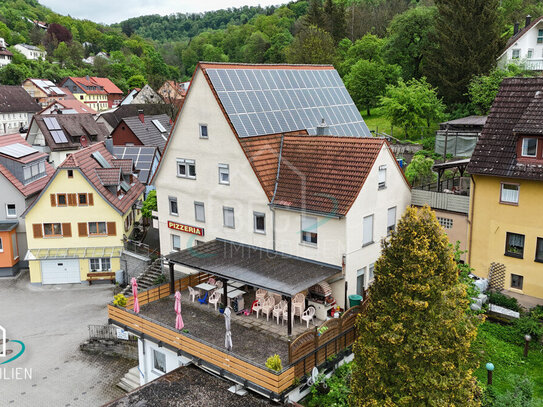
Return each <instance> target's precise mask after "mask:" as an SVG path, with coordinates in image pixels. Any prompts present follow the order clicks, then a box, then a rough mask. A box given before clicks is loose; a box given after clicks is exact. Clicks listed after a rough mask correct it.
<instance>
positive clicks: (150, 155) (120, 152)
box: [113, 146, 160, 195]
mask: <svg viewBox="0 0 543 407" xmlns="http://www.w3.org/2000/svg"><path fill="white" fill-rule="evenodd" d="M113 155H114V156H115V157H117V158H119V159H130V160H132V161H133V162H134V166H135V167H136V174H137V175H138V179H139V180H140V182H141V183H142V184H143V185H145V186H146V191H145V192H146V195H147V193H149V191H151V190H152V189H154V187H152V186H151V185H149V184H150V183H151V179H152V178H153V176H154V175H155V171H156V169H157V167H158V163H159V161H160V153H159V151H158V147H147V146H130V147H125V146H113Z"/></svg>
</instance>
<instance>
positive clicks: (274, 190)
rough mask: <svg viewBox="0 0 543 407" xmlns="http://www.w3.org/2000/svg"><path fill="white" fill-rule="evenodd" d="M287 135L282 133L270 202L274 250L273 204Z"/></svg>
mask: <svg viewBox="0 0 543 407" xmlns="http://www.w3.org/2000/svg"><path fill="white" fill-rule="evenodd" d="M284 139H285V135H284V134H281V144H280V145H279V158H278V159H277V174H275V186H274V187H273V196H272V199H271V202H270V210H271V211H272V241H273V247H272V248H273V250H274V251H275V209H274V208H273V204H274V203H275V194H276V193H277V185H278V184H279V172H280V171H281V158H282V157H283V141H284Z"/></svg>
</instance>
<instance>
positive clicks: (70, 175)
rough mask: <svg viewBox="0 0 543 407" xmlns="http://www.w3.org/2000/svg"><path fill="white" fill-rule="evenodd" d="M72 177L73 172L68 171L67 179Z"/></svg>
mask: <svg viewBox="0 0 543 407" xmlns="http://www.w3.org/2000/svg"><path fill="white" fill-rule="evenodd" d="M73 177H74V170H68V178H73Z"/></svg>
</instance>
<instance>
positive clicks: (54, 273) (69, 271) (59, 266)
mask: <svg viewBox="0 0 543 407" xmlns="http://www.w3.org/2000/svg"><path fill="white" fill-rule="evenodd" d="M41 274H42V283H43V284H70V283H80V282H81V277H80V274H79V260H77V259H75V260H73V259H72V260H42V262H41Z"/></svg>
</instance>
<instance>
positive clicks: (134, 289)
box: [130, 277, 140, 314]
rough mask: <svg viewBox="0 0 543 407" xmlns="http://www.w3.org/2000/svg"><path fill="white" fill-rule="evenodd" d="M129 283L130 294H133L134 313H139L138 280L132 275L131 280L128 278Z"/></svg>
mask: <svg viewBox="0 0 543 407" xmlns="http://www.w3.org/2000/svg"><path fill="white" fill-rule="evenodd" d="M130 283H131V284H132V295H133V296H134V312H135V313H136V314H139V313H140V303H139V301H138V282H137V281H136V279H135V278H134V277H132V280H130Z"/></svg>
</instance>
